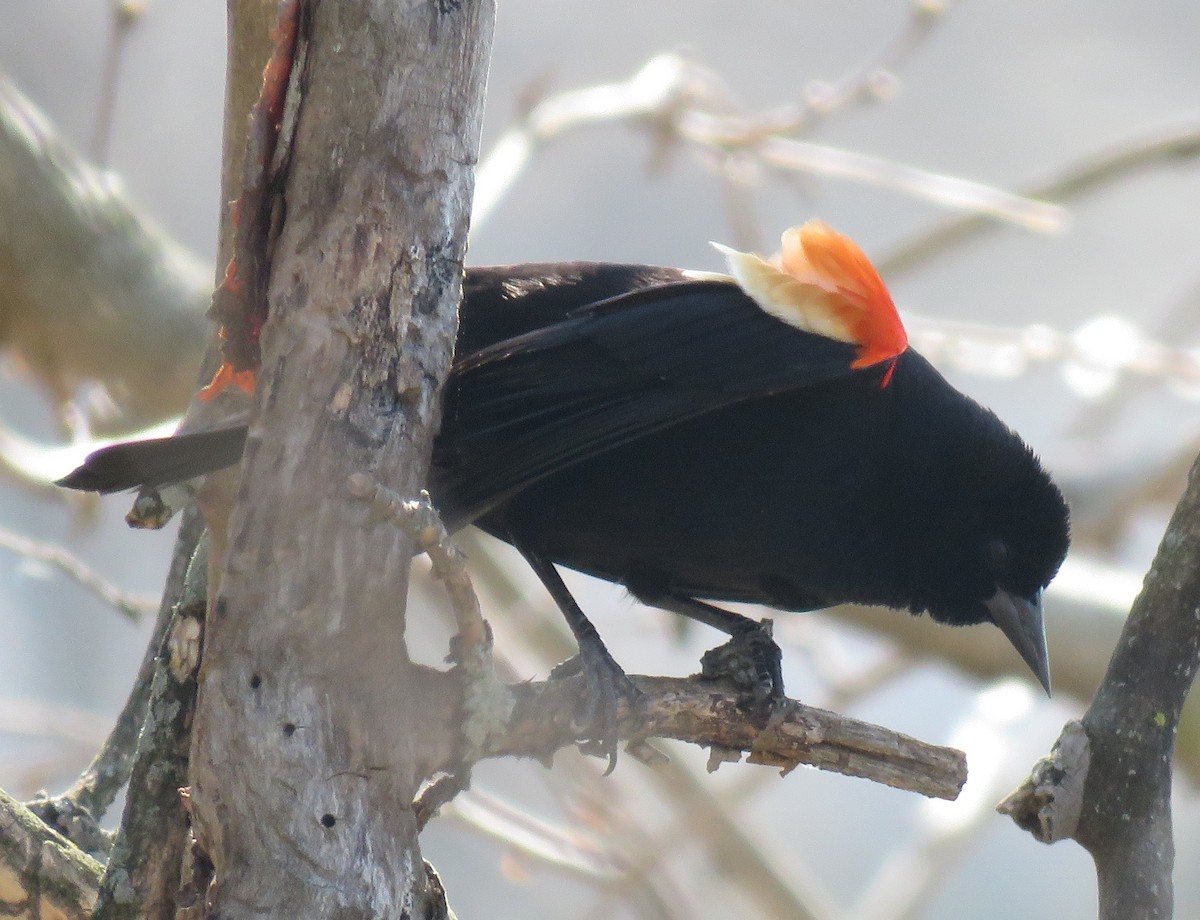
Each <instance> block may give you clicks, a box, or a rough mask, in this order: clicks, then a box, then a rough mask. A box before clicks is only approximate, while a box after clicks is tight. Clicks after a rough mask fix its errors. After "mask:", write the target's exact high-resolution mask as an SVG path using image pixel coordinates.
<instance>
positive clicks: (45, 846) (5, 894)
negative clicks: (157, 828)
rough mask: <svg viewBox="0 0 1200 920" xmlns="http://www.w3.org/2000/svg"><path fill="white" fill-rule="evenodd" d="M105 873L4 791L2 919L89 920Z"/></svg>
mask: <svg viewBox="0 0 1200 920" xmlns="http://www.w3.org/2000/svg"><path fill="white" fill-rule="evenodd" d="M103 871H104V869H103V867H102V866H101V865H100V864H99V863H98V862H96V860H94V859H92V858H91V857H90V856H88V855H87V854H85V853H84V852H83V851H82V850H80V849H79V848H78V847H76V846H74V845H73V844H71V843H70V842H69V841H68V840H66V839H64V838H63V837H62V836H61V835H59V834H57V833H55V832H54V831H52V830H50V828H48V827H47V826H46V825H45V824H44V823H42V821H41V820H40V819H39V818H38V817H37V816H36V815H34V814H33V813H32V812H31V811H29V810H28V809H27V808H26V807H25V806H24V805H22V804H21V803H20V802H18V801H16V800H15V799H13V798H11V797H10V796H9V795H8V794H7V793H5V792H4V791H3V790H0V915H3V916H5V917H15V918H17V920H39V918H42V917H61V918H64V920H90V918H91V914H92V905H93V904H94V903H95V901H96V892H97V890H98V888H99V885H100V875H101V873H102V872H103Z"/></svg>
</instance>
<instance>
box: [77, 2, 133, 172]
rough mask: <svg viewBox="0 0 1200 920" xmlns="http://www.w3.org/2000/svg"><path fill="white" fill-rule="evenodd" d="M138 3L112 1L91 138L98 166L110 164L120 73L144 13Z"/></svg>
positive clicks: (94, 158) (94, 159)
mask: <svg viewBox="0 0 1200 920" xmlns="http://www.w3.org/2000/svg"><path fill="white" fill-rule="evenodd" d="M145 11H146V10H145V5H144V4H143V3H140V2H138V0H113V3H112V25H111V27H110V28H109V33H108V48H107V49H106V52H105V56H104V73H103V74H102V75H101V77H100V100H99V102H98V103H97V104H96V127H95V131H94V132H93V134H92V149H91V150H90V151H89V152H90V154H91V157H92V160H93V161H94V162H95V163H96V164H97V165H99V166H103V165H105V164H106V163H107V162H108V144H109V139H110V138H111V136H112V126H113V109H114V108H115V107H116V101H117V73H118V71H119V70H120V66H121V58H122V56H123V54H124V51H125V48H126V39H128V37H129V33H130V32H131V31H132V30H133V27H134V26H135V25H136V24H137V22H138V20H139V19H141V18H142V14H143V13H144V12H145Z"/></svg>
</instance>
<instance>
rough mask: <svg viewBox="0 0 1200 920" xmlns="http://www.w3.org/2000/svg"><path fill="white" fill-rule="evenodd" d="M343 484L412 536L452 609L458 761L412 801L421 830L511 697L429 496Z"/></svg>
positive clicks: (460, 779) (505, 714)
mask: <svg viewBox="0 0 1200 920" xmlns="http://www.w3.org/2000/svg"><path fill="white" fill-rule="evenodd" d="M347 485H348V487H349V489H350V493H351V494H352V495H353V496H355V497H356V498H360V499H363V500H364V501H368V502H370V504H371V507H372V510H373V511H375V512H376V513H378V514H381V515H383V516H385V517H386V518H387V519H389V520H390V521H392V522H393V523H394V524H396V525H397V526H399V527H403V528H404V529H405V530H406V531H407V532H409V533H410V534H412V536H413V539H414V541H415V543H416V546H417V548H418V549H420V550H421V551H423V552H424V553H426V555H428V556H429V559H430V561H431V562H432V563H433V576H434V578H436V579H438V580H439V581H441V582H442V585H443V586H444V587H445V589H446V594H447V595H448V596H449V598H450V605H451V608H452V609H453V611H454V619H455V622H456V625H457V632H456V634H455V636H454V638H453V639H452V640H451V644H450V654H449V655H448V656H447V661H450V662H453V663H454V665H455V670H456V673H457V674H458V675H459V677H460V679H461V681H462V718H461V720H460V721H459V728H458V742H459V750H458V752H457V761H458V762H457V763H456V764H454V765H452V766H451V768H450V772H449V773H448V774H447V775H444V776H440V777H438V778H437V779H435V780H433V781H432V782H430V783H428V784H427V785H426V786H425V788H424V789H423V790H422V791H421V793H420V795H419V796H418V798H417V801H416V802H415V803H414V805H413V808H414V810H415V811H416V813H417V826H418V827H424V826H425V824H426V823H427V822H428V821H429V819H430V818H431V817H433V815H435V814H436V813H437V811H438V809H440V808H441V807H442V806H443V805H445V804H446V803H448V802H450V801H451V800H452V799H453V798H454V797H455V796H456V795H458V794H459V793H460V792H462V791H463V790H464V789H466V788H467V787H468V786H469V785H470V778H471V769H472V767H473V766H474V765H475V763H476V762H477V761H478V760H479V758H480V757H481V756H482V755H483V752H484V751H485V750H486V749H487V745H488V742H489V739H490V737H491V736H492V735H495V734H496V733H498V732H502V731H503V730H504V726H505V724H506V723H507V721H508V719H509V716H511V714H512V707H513V699H512V694H511V693H510V692H509V690H508V688H507V687H506V686H505V685H504V684H502V683H501V682H500V680H499V679H498V678H497V676H496V669H495V665H494V663H493V661H492V630H491V627H489V626H488V624H487V621H486V620H485V619H484V618H483V614H482V613H481V612H480V609H479V598H478V597H477V596H476V594H475V589H474V588H473V587H472V585H471V577H470V576H469V575H468V574H467V558H466V556H464V555H463V553H462V551H461V550H459V548H458V547H457V546H455V545H454V542H453V541H452V540H451V539H450V535H449V534H448V533H446V527H445V525H444V524H443V523H442V519H441V517H440V516H439V515H438V513H437V510H436V509H435V508H434V507H433V505H432V504H431V503H430V500H429V493H428V492H422V493H421V497H420V499H418V500H416V501H412V500H409V501H405V500H404V499H403V498H401V497H400V496H399V495H398V494H397V493H395V492H393V491H392V490H391V489H388V488H387V487H385V486H382V485H380V484H379V483H377V482H375V481H373V480H372V479H371V477H369V476H367V475H366V474H364V473H358V474H355V475H352V476H351V477H350V479H349V482H348V484H347Z"/></svg>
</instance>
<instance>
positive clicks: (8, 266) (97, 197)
mask: <svg viewBox="0 0 1200 920" xmlns="http://www.w3.org/2000/svg"><path fill="white" fill-rule="evenodd" d="M0 213H3V214H4V220H3V221H0V279H3V283H0V315H2V316H3V317H4V324H3V330H2V333H0V335H2V339H0V344H3V345H6V346H8V347H11V348H13V349H15V350H16V351H17V352H18V353H19V354H20V355H21V356H22V357H23V358H24V360H25V363H26V364H27V365H28V367H29V368H30V369H31V370H32V372H33V374H34V375H35V376H36V377H37V378H38V379H39V381H41V382H42V383H43V384H44V385H45V386H46V388H47V389H48V390H49V392H50V393H51V395H52V396H53V397H54V398H55V399H56V400H57V401H58V403H59V405H60V406H65V404H66V403H68V402H69V401H70V400H72V399H73V398H74V397H75V395H76V391H77V390H78V389H79V388H80V387H81V386H83V385H84V384H85V383H87V382H88V381H103V383H104V388H105V390H106V391H107V394H108V395H109V396H110V397H111V399H112V402H113V403H115V404H116V405H117V406H119V407H120V410H121V415H122V418H121V420H120V421H119V422H118V424H117V425H114V424H113V419H112V418H109V419H107V420H105V419H104V418H102V417H97V418H96V419H95V421H97V422H98V423H99V424H107V425H109V427H110V428H113V427H120V428H125V429H128V428H129V427H130V425H131V424H132V425H133V426H134V427H137V426H139V425H145V424H147V423H149V422H151V421H157V420H159V419H161V418H163V417H164V416H166V415H170V414H172V413H175V412H177V411H178V410H179V407H180V406H182V405H184V404H185V403H186V402H187V399H188V396H189V395H190V394H191V392H192V390H193V388H194V386H195V374H196V366H197V364H198V363H199V356H200V347H201V344H202V343H203V341H204V336H205V333H206V330H207V327H208V321H207V320H206V319H205V318H204V307H205V306H206V305H207V303H208V295H209V290H210V282H209V270H208V268H207V267H206V266H205V265H204V264H203V263H202V262H200V261H199V260H197V259H196V258H195V257H194V256H192V255H191V254H190V253H188V252H187V251H185V250H184V249H183V248H182V247H180V246H179V245H178V244H176V243H174V242H173V241H172V240H170V239H169V238H168V237H167V236H166V235H165V234H164V233H163V232H162V230H160V229H159V228H158V227H156V226H154V225H153V224H152V223H151V222H150V221H148V220H147V219H146V218H145V217H143V216H142V215H140V214H138V213H136V212H135V211H134V209H133V208H132V207H131V206H130V205H129V203H128V202H127V201H126V200H125V198H124V196H123V195H122V194H121V192H120V189H119V187H118V184H117V182H116V181H115V179H114V178H113V177H112V176H111V175H109V174H106V173H103V172H100V171H98V170H96V169H94V168H93V167H91V166H89V165H88V164H86V163H84V162H83V161H82V160H81V159H80V158H79V156H78V155H76V154H75V152H74V151H73V150H71V149H70V148H69V147H67V145H66V144H65V143H64V142H63V141H62V140H61V139H60V138H59V137H58V135H57V134H56V133H55V131H54V129H53V128H52V127H51V126H50V124H49V123H48V122H47V121H46V120H45V118H44V117H43V116H42V115H41V113H40V112H38V110H37V108H36V107H35V106H34V105H33V104H32V103H31V102H30V101H29V100H28V99H26V98H25V97H24V96H23V95H22V94H21V93H20V92H19V91H18V90H17V88H16V87H15V86H13V84H12V83H11V82H10V81H9V80H7V79H6V78H4V77H3V76H0ZM114 304H120V307H121V313H122V316H123V317H124V318H125V321H124V322H120V323H117V322H113V305H114ZM165 356H170V360H166V359H165ZM97 415H98V414H97ZM109 415H110V416H111V415H112V412H111V407H109Z"/></svg>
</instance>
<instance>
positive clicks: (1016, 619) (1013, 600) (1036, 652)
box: [983, 589, 1050, 696]
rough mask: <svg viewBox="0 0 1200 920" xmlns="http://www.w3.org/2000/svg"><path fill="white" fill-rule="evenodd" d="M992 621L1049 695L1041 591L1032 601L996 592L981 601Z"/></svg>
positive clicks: (1048, 673) (1048, 668)
mask: <svg viewBox="0 0 1200 920" xmlns="http://www.w3.org/2000/svg"><path fill="white" fill-rule="evenodd" d="M983 604H984V606H985V607H987V609H988V613H990V614H991V615H992V620H993V621H994V622H995V624H996V625H997V626H999V627H1000V631H1001V632H1003V633H1004V635H1006V636H1008V641H1009V642H1011V643H1012V644H1013V648H1015V649H1016V650H1017V651H1018V652H1019V653H1020V655H1021V657H1022V658H1024V659H1025V663H1026V664H1027V665H1029V669H1030V670H1031V671H1033V673H1034V674H1035V675H1037V679H1038V680H1039V681H1041V684H1042V686H1043V687H1045V688H1046V694H1047V696H1048V695H1049V694H1050V653H1049V652H1048V651H1046V624H1045V621H1044V620H1043V619H1042V592H1041V591H1039V592H1038V593H1037V594H1036V595H1035V596H1034V598H1033V600H1032V601H1030V600H1026V599H1025V598H1023V597H1020V596H1019V595H1015V594H1009V593H1008V592H1007V591H1005V590H1003V589H1000V590H997V591H996V593H995V594H993V595H992V596H991V597H989V598H988V599H987V600H986V601H984V602H983Z"/></svg>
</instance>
